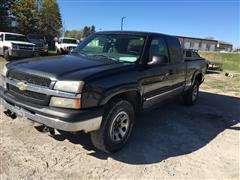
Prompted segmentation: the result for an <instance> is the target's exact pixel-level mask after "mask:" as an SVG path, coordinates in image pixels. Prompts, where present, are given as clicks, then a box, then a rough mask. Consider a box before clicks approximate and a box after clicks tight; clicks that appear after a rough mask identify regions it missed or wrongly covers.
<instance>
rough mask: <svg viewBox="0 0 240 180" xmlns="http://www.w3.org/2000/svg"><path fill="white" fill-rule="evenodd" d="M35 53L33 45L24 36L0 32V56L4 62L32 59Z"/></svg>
mask: <svg viewBox="0 0 240 180" xmlns="http://www.w3.org/2000/svg"><path fill="white" fill-rule="evenodd" d="M36 53H37V49H36V46H35V44H33V43H30V42H29V41H28V39H27V38H26V36H24V35H22V34H17V33H8V32H0V55H2V56H3V57H4V58H5V59H6V60H8V61H9V60H11V59H12V58H24V57H32V56H34V55H35V54H36Z"/></svg>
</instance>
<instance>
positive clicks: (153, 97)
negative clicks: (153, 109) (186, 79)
mask: <svg viewBox="0 0 240 180" xmlns="http://www.w3.org/2000/svg"><path fill="white" fill-rule="evenodd" d="M180 89H184V86H180V87H177V88H175V89H172V90H170V91H166V92H164V93H161V94H158V95H156V96H152V97H150V98H147V99H145V101H150V100H152V99H155V98H158V97H161V96H164V95H166V94H169V93H172V92H174V91H178V90H180Z"/></svg>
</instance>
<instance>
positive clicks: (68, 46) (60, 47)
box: [55, 37, 79, 54]
mask: <svg viewBox="0 0 240 180" xmlns="http://www.w3.org/2000/svg"><path fill="white" fill-rule="evenodd" d="M78 43H79V41H78V40H77V39H74V38H68V37H62V38H59V40H58V41H56V43H55V47H56V50H57V53H58V54H68V53H69V52H71V51H72V50H73V49H74V48H76V47H77V45H78Z"/></svg>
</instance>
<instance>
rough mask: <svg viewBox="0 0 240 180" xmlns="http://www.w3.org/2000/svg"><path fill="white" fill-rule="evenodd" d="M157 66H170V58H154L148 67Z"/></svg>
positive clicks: (160, 56)
mask: <svg viewBox="0 0 240 180" xmlns="http://www.w3.org/2000/svg"><path fill="white" fill-rule="evenodd" d="M155 64H159V65H161V64H168V57H167V56H165V55H159V56H153V57H152V60H151V61H149V62H148V65H155Z"/></svg>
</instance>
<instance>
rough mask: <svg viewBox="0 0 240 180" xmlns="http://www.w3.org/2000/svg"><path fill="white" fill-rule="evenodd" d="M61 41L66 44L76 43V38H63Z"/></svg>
mask: <svg viewBox="0 0 240 180" xmlns="http://www.w3.org/2000/svg"><path fill="white" fill-rule="evenodd" d="M63 43H66V44H77V40H75V39H63Z"/></svg>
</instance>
